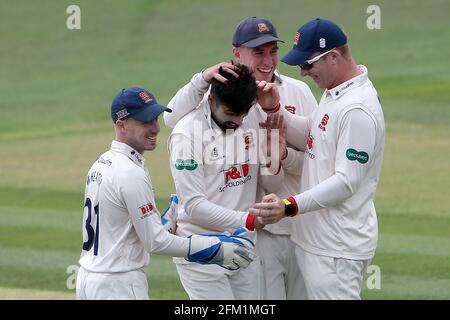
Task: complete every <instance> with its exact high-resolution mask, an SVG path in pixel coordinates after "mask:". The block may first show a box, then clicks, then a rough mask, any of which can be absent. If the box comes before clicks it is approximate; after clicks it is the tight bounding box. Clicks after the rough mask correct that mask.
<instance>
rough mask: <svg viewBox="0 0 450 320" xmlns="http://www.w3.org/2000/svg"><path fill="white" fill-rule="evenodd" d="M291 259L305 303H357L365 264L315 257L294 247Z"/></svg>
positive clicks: (366, 263) (366, 264)
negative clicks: (297, 271)
mask: <svg viewBox="0 0 450 320" xmlns="http://www.w3.org/2000/svg"><path fill="white" fill-rule="evenodd" d="M295 255H296V256H297V262H298V265H299V267H300V273H301V275H302V278H303V280H304V284H305V288H306V296H307V299H308V300H361V296H360V295H361V286H362V280H363V276H364V272H365V270H366V268H367V267H368V265H369V264H370V261H371V259H369V260H349V259H343V258H334V257H328V256H319V255H316V254H312V253H309V252H307V251H305V250H303V249H302V248H301V247H300V246H298V245H296V246H295Z"/></svg>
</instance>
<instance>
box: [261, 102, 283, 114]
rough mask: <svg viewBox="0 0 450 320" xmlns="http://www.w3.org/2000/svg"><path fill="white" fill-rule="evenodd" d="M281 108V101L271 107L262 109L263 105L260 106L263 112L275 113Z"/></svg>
mask: <svg viewBox="0 0 450 320" xmlns="http://www.w3.org/2000/svg"><path fill="white" fill-rule="evenodd" d="M280 108H281V103H279V102H278V104H277V106H276V107H275V108H273V109H264V108H263V107H261V109H263V111H265V112H270V113H275V112H278V111H279V110H280Z"/></svg>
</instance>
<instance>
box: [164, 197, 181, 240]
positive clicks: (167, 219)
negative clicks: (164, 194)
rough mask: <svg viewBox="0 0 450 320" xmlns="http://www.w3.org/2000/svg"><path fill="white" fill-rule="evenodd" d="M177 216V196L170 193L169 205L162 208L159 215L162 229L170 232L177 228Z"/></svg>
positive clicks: (173, 232)
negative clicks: (162, 210) (164, 208)
mask: <svg viewBox="0 0 450 320" xmlns="http://www.w3.org/2000/svg"><path fill="white" fill-rule="evenodd" d="M177 216H178V196H177V195H176V194H171V195H170V198H169V207H167V209H166V210H164V212H163V214H162V215H161V224H162V225H163V226H164V229H166V230H167V231H169V232H170V233H172V234H175V231H176V230H177Z"/></svg>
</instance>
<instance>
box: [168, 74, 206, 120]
mask: <svg viewBox="0 0 450 320" xmlns="http://www.w3.org/2000/svg"><path fill="white" fill-rule="evenodd" d="M208 88H209V83H208V82H206V81H205V80H204V79H203V77H202V75H201V73H197V74H195V75H194V76H193V77H192V79H191V81H190V82H189V83H188V84H186V85H185V86H184V87H183V88H181V89H180V90H178V92H177V93H176V95H175V96H174V97H173V98H172V99H171V100H170V101H169V103H168V104H167V107H168V108H170V109H171V110H172V112H170V113H169V112H164V122H165V124H166V126H168V127H171V128H173V127H175V125H176V124H177V122H178V121H179V120H180V119H181V118H183V117H184V116H185V115H186V114H188V113H189V112H191V111H192V110H194V109H195V108H197V106H198V105H199V104H200V102H201V101H202V99H203V96H204V95H205V93H206V92H207V91H208Z"/></svg>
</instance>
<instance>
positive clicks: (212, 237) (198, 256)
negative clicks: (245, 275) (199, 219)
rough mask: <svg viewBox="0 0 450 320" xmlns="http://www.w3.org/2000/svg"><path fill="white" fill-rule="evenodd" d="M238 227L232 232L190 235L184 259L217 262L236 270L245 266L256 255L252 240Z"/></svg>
mask: <svg viewBox="0 0 450 320" xmlns="http://www.w3.org/2000/svg"><path fill="white" fill-rule="evenodd" d="M242 229H244V230H245V231H246V232H248V230H247V229H245V228H239V229H237V230H236V231H235V232H233V234H231V235H229V234H208V235H192V236H190V237H189V239H190V248H189V253H188V255H187V257H186V260H188V261H191V262H197V263H201V264H217V265H219V266H221V267H223V268H226V269H230V270H237V269H239V268H246V267H247V266H248V265H249V264H250V263H251V262H252V261H253V260H254V259H255V257H256V255H255V254H254V253H253V251H252V250H253V248H254V246H255V244H254V241H253V240H252V239H251V237H250V236H249V234H247V233H246V232H243V230H242Z"/></svg>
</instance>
